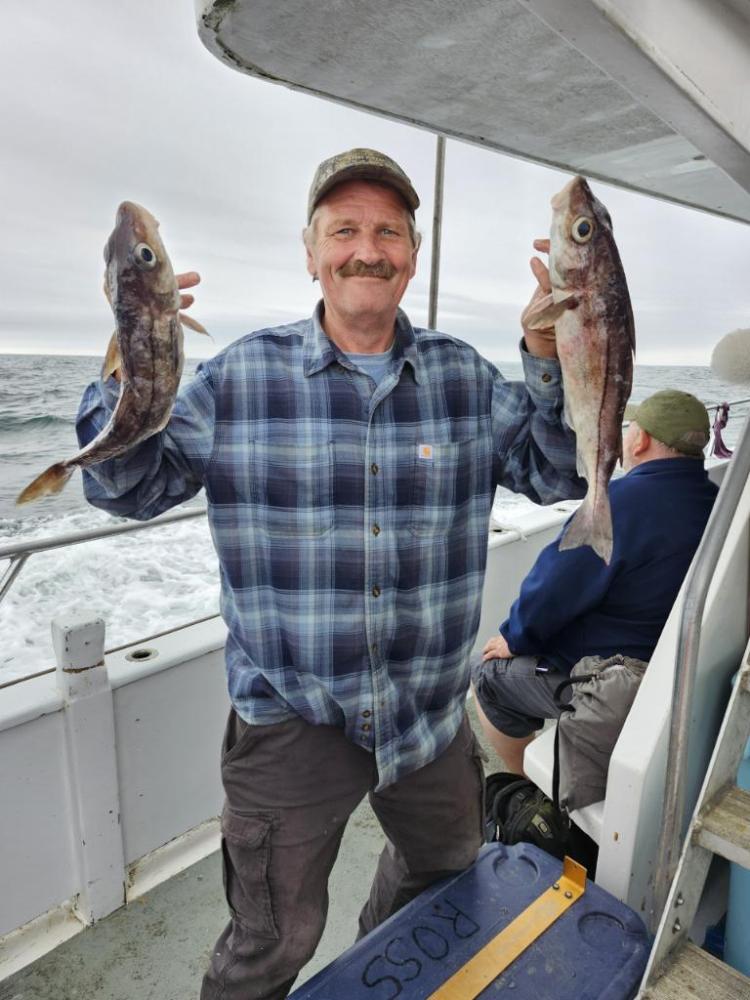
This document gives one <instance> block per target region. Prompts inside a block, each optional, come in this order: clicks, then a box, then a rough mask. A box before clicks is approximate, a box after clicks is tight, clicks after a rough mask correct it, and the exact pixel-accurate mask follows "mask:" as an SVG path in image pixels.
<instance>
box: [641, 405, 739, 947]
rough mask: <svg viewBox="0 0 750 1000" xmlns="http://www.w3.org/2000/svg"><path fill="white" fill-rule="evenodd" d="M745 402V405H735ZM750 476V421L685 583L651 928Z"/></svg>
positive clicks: (664, 883)
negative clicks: (725, 567) (711, 609)
mask: <svg viewBox="0 0 750 1000" xmlns="http://www.w3.org/2000/svg"><path fill="white" fill-rule="evenodd" d="M738 402H747V400H742V401H740V400H738ZM749 476H750V417H748V418H747V419H746V422H745V426H744V428H743V430H742V435H741V437H740V440H739V443H738V444H737V446H736V448H735V451H734V454H733V456H732V458H731V460H730V461H729V464H728V467H727V471H726V475H725V476H724V481H723V482H722V484H721V488H720V490H719V495H718V496H717V498H716V502H715V503H714V507H713V510H712V512H711V516H710V518H709V520H708V524H707V526H706V530H705V531H704V533H703V537H702V539H701V542H700V545H699V546H698V550H697V552H696V554H695V558H694V559H693V562H692V564H691V566H690V569H689V571H688V574H687V577H686V580H685V592H684V593H685V597H684V601H683V604H682V610H681V613H680V623H679V633H678V640H677V656H676V661H675V674H674V686H673V689H672V710H671V718H670V730H669V750H668V752H667V767H666V774H665V794H664V812H663V817H664V819H663V822H662V826H661V831H660V835H659V846H658V851H657V857H656V864H655V868H654V871H655V878H654V890H653V906H652V909H651V918H652V929H655V928H656V927H657V926H658V923H659V919H660V917H661V914H662V911H663V909H664V906H665V905H666V901H667V897H668V894H669V889H670V886H671V884H672V880H673V878H674V875H675V872H676V870H677V863H678V861H679V857H680V851H681V839H682V827H683V818H684V816H683V814H684V811H685V780H686V777H687V769H688V740H689V730H690V717H691V712H692V704H693V691H694V687H695V674H696V668H697V664H698V651H699V647H700V638H701V628H702V625H703V612H704V609H705V605H706V599H707V597H708V590H709V587H710V585H711V580H712V578H713V575H714V573H715V571H716V566H717V564H718V561H719V556H720V555H721V552H722V550H723V548H724V543H725V541H726V538H727V534H728V532H729V528H730V525H731V523H732V521H733V519H734V514H735V512H736V510H737V505H738V504H739V501H740V498H741V497H742V493H743V491H744V489H745V486H746V484H747V481H748V477H749Z"/></svg>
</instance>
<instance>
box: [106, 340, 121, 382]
mask: <svg viewBox="0 0 750 1000" xmlns="http://www.w3.org/2000/svg"><path fill="white" fill-rule="evenodd" d="M118 368H122V355H121V354H120V345H119V344H118V343H117V333H116V332H115V333H113V334H112V336H111V337H110V338H109V346H108V347H107V353H106V354H105V355H104V364H103V365H102V380H103V381H105V382H106V380H107V379H108V378H109V376H110V375H111V374H112V373H113V372H115V371H117V369H118Z"/></svg>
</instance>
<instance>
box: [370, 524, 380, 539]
mask: <svg viewBox="0 0 750 1000" xmlns="http://www.w3.org/2000/svg"><path fill="white" fill-rule="evenodd" d="M372 533H373V535H375V537H376V538H377V537H378V535H379V534H380V525H379V524H373V526H372Z"/></svg>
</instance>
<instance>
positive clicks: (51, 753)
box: [0, 712, 79, 937]
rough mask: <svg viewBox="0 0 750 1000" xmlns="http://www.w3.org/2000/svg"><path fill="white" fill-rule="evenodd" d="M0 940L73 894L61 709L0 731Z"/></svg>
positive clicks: (72, 825)
mask: <svg viewBox="0 0 750 1000" xmlns="http://www.w3.org/2000/svg"><path fill="white" fill-rule="evenodd" d="M0 803H2V806H1V807H0V844H1V845H2V849H1V850H0V886H2V891H1V892H0V937H2V935H4V934H7V933H9V932H10V931H12V930H15V929H16V928H17V927H20V926H22V925H23V924H25V923H28V921H30V920H32V919H33V918H34V917H37V916H39V915H40V914H42V913H46V912H47V911H48V910H50V909H52V908H53V907H56V906H58V905H59V904H60V903H62V902H64V901H65V900H67V899H69V898H70V897H72V896H75V894H76V893H77V892H78V889H79V876H78V872H77V870H76V861H75V849H74V838H75V835H76V834H75V830H76V822H75V818H74V816H73V815H72V811H71V806H70V792H69V783H68V764H67V753H66V750H65V731H64V725H63V714H62V712H54V713H53V714H50V715H40V716H39V717H38V718H36V719H34V720H33V721H27V722H25V723H24V724H22V725H17V726H12V727H11V728H7V729H3V730H2V731H0Z"/></svg>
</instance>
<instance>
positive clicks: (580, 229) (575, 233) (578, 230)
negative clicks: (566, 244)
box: [570, 215, 594, 243]
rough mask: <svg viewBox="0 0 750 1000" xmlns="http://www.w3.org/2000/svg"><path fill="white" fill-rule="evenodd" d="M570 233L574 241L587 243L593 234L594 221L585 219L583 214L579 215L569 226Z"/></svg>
mask: <svg viewBox="0 0 750 1000" xmlns="http://www.w3.org/2000/svg"><path fill="white" fill-rule="evenodd" d="M570 235H571V236H572V237H573V239H574V240H575V241H576V243H588V241H589V240H590V239H591V237H592V236H593V235H594V223H593V221H592V220H591V219H587V218H586V216H585V215H581V216H579V217H578V218H577V219H576V221H575V222H574V223H573V225H572V226H571V227H570Z"/></svg>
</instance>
